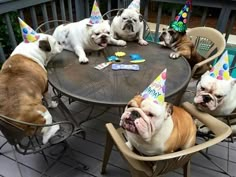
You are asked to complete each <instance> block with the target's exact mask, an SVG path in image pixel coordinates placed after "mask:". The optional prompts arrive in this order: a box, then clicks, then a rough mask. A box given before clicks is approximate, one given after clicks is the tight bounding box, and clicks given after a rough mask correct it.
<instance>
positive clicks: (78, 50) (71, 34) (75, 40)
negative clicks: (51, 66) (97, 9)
mask: <svg viewBox="0 0 236 177" xmlns="http://www.w3.org/2000/svg"><path fill="white" fill-rule="evenodd" d="M89 20H90V19H89V18H86V19H84V20H82V21H79V22H74V23H69V24H63V25H60V26H58V27H57V28H56V29H55V31H54V33H53V36H54V37H55V38H56V39H57V41H59V43H60V44H62V46H63V48H64V49H66V50H70V51H73V52H75V54H76V55H77V56H78V57H79V62H80V63H88V61H89V59H88V58H87V57H86V54H85V51H96V50H101V49H104V48H105V47H107V45H108V44H113V45H118V46H125V45H126V42H125V41H123V40H116V39H113V38H112V37H111V35H110V24H109V21H108V20H104V21H103V22H101V23H98V24H91V23H89Z"/></svg>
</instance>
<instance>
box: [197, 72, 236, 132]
mask: <svg viewBox="0 0 236 177" xmlns="http://www.w3.org/2000/svg"><path fill="white" fill-rule="evenodd" d="M235 83H236V80H234V79H232V78H231V79H230V80H218V79H216V78H213V77H211V76H210V75H209V71H207V72H206V73H205V74H204V75H202V77H201V79H200V81H199V82H198V84H197V89H196V96H195V97H194V103H195V105H196V106H197V107H198V109H200V110H202V111H204V112H207V113H209V114H211V115H213V116H219V115H229V114H230V113H232V112H233V111H234V110H235V109H236V99H235V98H236V84H235ZM221 120H223V121H226V120H225V119H221ZM198 124H199V123H198ZM231 128H232V130H233V133H234V134H235V133H236V125H233V126H231ZM199 130H200V131H201V132H205V133H207V132H208V131H209V129H208V128H207V127H203V128H202V127H201V125H199Z"/></svg>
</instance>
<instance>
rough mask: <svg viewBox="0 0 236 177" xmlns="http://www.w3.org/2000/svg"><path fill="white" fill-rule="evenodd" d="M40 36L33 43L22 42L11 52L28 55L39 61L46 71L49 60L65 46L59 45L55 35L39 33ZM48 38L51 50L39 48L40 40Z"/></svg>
mask: <svg viewBox="0 0 236 177" xmlns="http://www.w3.org/2000/svg"><path fill="white" fill-rule="evenodd" d="M39 35H40V38H39V39H38V40H37V41H35V42H31V43H25V42H21V43H20V44H19V45H18V46H17V47H16V48H15V50H14V51H13V52H12V53H11V56H13V55H16V54H20V55H23V56H25V57H28V58H30V59H32V60H34V61H35V62H37V63H38V64H39V65H40V66H41V67H42V68H43V69H44V70H45V71H46V69H45V67H44V66H46V65H47V62H48V61H49V60H50V59H51V58H52V57H53V56H55V55H56V54H58V53H60V52H61V51H62V50H63V48H62V46H61V45H59V44H58V43H57V41H56V39H55V38H54V37H52V36H51V35H47V34H42V33H39ZM46 39H47V40H48V41H49V43H50V46H51V51H50V52H45V51H43V50H41V49H40V48H39V41H40V40H46Z"/></svg>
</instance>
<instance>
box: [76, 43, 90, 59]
mask: <svg viewBox="0 0 236 177" xmlns="http://www.w3.org/2000/svg"><path fill="white" fill-rule="evenodd" d="M74 51H75V54H76V55H77V56H78V57H79V62H80V63H88V62H89V59H88V58H87V57H86V54H85V52H84V49H83V48H82V47H81V46H75V47H74Z"/></svg>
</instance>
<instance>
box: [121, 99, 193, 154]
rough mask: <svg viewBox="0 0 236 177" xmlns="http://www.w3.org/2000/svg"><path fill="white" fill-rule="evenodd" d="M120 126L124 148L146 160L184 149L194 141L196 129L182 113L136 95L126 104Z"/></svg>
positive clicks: (185, 114) (178, 109)
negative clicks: (144, 156)
mask: <svg viewBox="0 0 236 177" xmlns="http://www.w3.org/2000/svg"><path fill="white" fill-rule="evenodd" d="M120 126H121V127H123V128H124V129H125V130H126V133H127V139H128V142H127V145H128V146H129V147H130V148H131V149H132V148H133V147H134V148H135V149H137V150H138V151H139V152H141V153H142V154H144V155H148V156H152V155H158V154H164V153H170V152H174V151H176V150H178V149H186V148H189V147H191V146H193V145H194V144H195V140H196V126H195V124H194V122H193V120H192V117H191V115H190V114H188V113H187V112H186V111H185V110H184V109H182V108H180V107H177V106H173V105H172V104H170V103H167V102H164V104H162V105H161V104H157V103H155V102H154V101H153V100H151V99H148V98H147V99H144V98H143V97H142V96H140V95H136V96H135V97H134V98H133V99H132V100H131V101H130V102H129V103H128V104H127V106H126V108H125V112H124V113H123V114H122V116H121V120H120Z"/></svg>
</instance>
